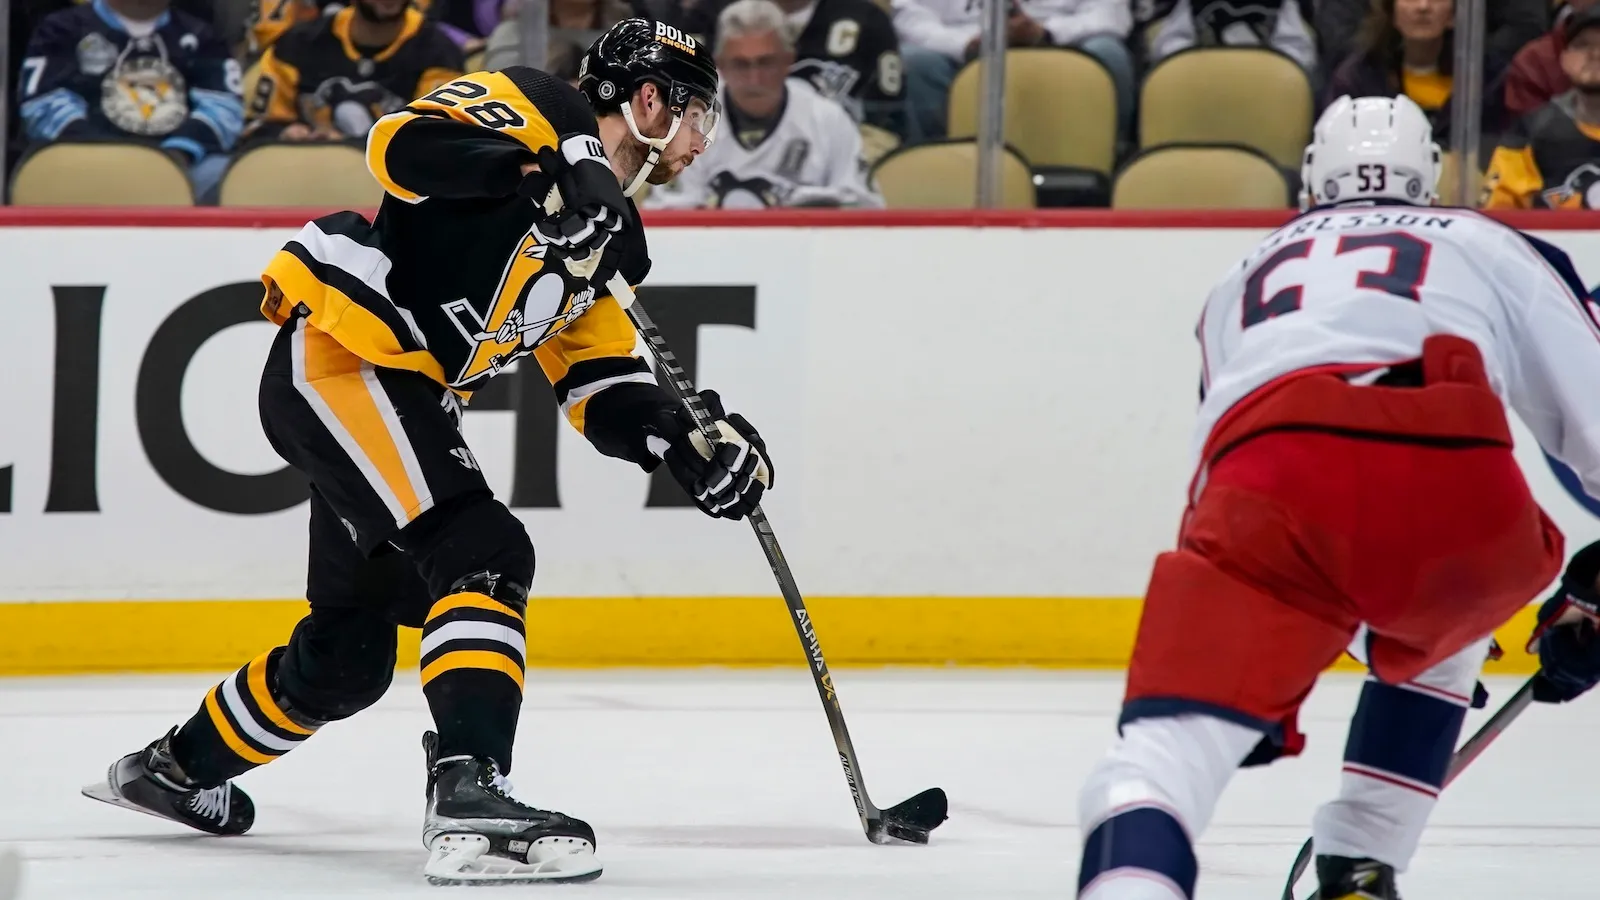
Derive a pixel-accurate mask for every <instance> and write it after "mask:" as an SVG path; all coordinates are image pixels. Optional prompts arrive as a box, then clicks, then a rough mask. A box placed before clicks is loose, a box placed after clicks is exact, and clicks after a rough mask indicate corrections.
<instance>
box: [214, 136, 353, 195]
mask: <svg viewBox="0 0 1600 900" xmlns="http://www.w3.org/2000/svg"><path fill="white" fill-rule="evenodd" d="M382 199H383V188H381V187H379V186H378V182H377V180H376V179H374V178H373V177H372V173H371V172H369V171H367V159H366V155H365V154H363V153H362V152H361V151H360V150H357V149H356V148H354V147H348V146H345V145H343V144H264V145H262V146H260V147H257V148H255V149H254V150H249V151H246V152H245V153H244V154H243V155H241V156H239V158H237V159H235V160H234V161H233V165H232V166H230V167H228V174H227V175H226V176H224V177H223V179H222V196H221V203H220V205H222V206H319V207H340V208H344V207H351V208H355V209H365V208H369V207H374V206H377V205H378V201H379V200H382Z"/></svg>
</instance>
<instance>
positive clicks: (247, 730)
mask: <svg viewBox="0 0 1600 900" xmlns="http://www.w3.org/2000/svg"><path fill="white" fill-rule="evenodd" d="M283 650H284V648H282V647H276V648H273V649H272V650H268V651H267V652H266V653H263V654H261V655H260V656H258V657H256V658H255V659H253V660H251V661H250V663H249V665H246V666H245V667H243V668H241V669H240V670H239V671H237V672H235V673H233V674H232V675H230V676H228V677H227V678H226V679H224V680H223V681H222V682H221V683H220V684H218V685H216V686H215V687H213V688H212V689H211V690H210V691H207V692H206V698H205V701H204V702H203V703H201V705H200V709H199V710H198V711H197V712H196V713H195V714H194V716H193V717H191V718H190V719H189V721H188V722H185V723H184V725H183V727H182V728H179V729H178V732H177V734H175V735H173V737H172V751H173V756H174V757H175V758H176V760H177V761H178V764H179V765H180V766H182V767H183V770H184V772H185V774H187V775H188V776H189V777H190V778H191V779H193V780H194V781H195V783H196V784H199V785H202V786H211V785H217V784H221V783H222V782H224V781H227V780H228V779H230V778H234V777H236V776H238V775H241V774H243V773H244V772H247V771H249V770H250V769H253V768H255V767H256V766H260V765H265V764H267V763H269V762H272V761H273V760H275V759H277V758H278V757H280V756H282V755H283V754H285V753H288V752H289V751H290V750H293V749H294V748H296V747H298V746H300V744H301V742H303V741H305V739H306V738H309V737H310V736H311V735H313V734H315V733H316V730H317V729H318V728H319V727H321V725H322V724H323V723H321V722H319V721H316V720H314V719H311V718H308V717H306V716H304V715H301V714H298V713H295V712H294V711H292V710H290V709H288V708H287V707H288V704H287V703H284V702H282V701H281V700H280V699H279V697H278V696H276V694H277V692H276V691H275V687H276V684H277V666H278V660H279V658H280V657H281V656H282V654H283Z"/></svg>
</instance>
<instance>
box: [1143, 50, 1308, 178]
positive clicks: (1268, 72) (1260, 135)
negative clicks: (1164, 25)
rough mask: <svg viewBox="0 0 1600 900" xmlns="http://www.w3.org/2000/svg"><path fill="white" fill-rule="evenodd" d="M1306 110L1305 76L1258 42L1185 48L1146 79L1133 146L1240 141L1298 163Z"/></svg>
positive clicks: (1286, 164) (1294, 164)
mask: <svg viewBox="0 0 1600 900" xmlns="http://www.w3.org/2000/svg"><path fill="white" fill-rule="evenodd" d="M1311 114H1312V98H1311V82H1310V81H1309V80H1308V79H1307V78H1306V73H1305V72H1304V71H1303V70H1302V69H1301V68H1300V66H1299V65H1298V64H1297V63H1295V61H1294V60H1292V59H1290V58H1289V57H1287V56H1284V55H1282V54H1280V53H1277V52H1275V51H1272V50H1266V49H1263V48H1259V47H1203V48H1197V49H1194V50H1185V51H1183V52H1181V53H1175V54H1173V55H1172V56H1170V57H1168V58H1167V59H1165V60H1163V61H1162V62H1160V63H1159V64H1157V65H1156V67H1155V68H1154V69H1152V70H1151V71H1150V74H1149V76H1147V77H1146V78H1145V81H1144V87H1143V89H1142V90H1141V92H1140V95H1139V145H1140V146H1141V147H1145V148H1148V147H1158V146H1160V145H1162V144H1243V145H1245V146H1248V147H1255V148H1256V149H1258V150H1260V151H1262V152H1263V153H1265V154H1267V155H1268V156H1270V157H1271V158H1272V159H1273V161H1274V162H1276V163H1277V164H1278V165H1280V166H1284V167H1286V168H1288V167H1294V168H1298V167H1299V165H1300V157H1301V154H1302V153H1303V152H1304V151H1305V148H1306V142H1307V141H1308V140H1309V139H1310V137H1311Z"/></svg>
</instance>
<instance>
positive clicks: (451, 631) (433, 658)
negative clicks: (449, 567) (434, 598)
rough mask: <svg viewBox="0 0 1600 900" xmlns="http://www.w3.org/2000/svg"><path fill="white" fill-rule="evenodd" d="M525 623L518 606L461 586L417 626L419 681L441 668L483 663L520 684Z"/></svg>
mask: <svg viewBox="0 0 1600 900" xmlns="http://www.w3.org/2000/svg"><path fill="white" fill-rule="evenodd" d="M525 628H526V626H525V624H524V623H523V618H522V614H521V613H520V612H518V611H517V610H516V609H513V608H512V607H510V606H507V605H506V604H504V603H501V602H500V601H498V600H496V599H494V598H493V597H490V596H489V595H487V594H480V593H477V592H473V591H463V592H461V593H456V594H451V595H449V596H447V597H444V598H442V599H440V600H439V601H438V602H436V603H434V604H433V608H432V609H430V610H429V611H428V619H427V621H426V622H425V623H424V624H423V626H422V684H423V686H424V687H426V686H427V685H428V683H429V682H431V681H433V680H434V679H435V678H438V677H439V676H440V675H443V674H445V673H446V672H451V671H456V670H460V669H485V670H488V671H493V672H502V673H504V674H505V675H506V676H507V677H508V678H510V679H511V680H512V681H515V682H516V683H517V689H518V690H521V689H522V673H523V667H524V660H525V659H526V658H527V653H528V648H527V642H526V640H525V638H524V634H525Z"/></svg>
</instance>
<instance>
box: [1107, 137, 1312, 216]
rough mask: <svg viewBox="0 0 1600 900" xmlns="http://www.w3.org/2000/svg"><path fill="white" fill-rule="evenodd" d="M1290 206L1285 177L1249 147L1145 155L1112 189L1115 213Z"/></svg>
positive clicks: (1121, 174)
mask: <svg viewBox="0 0 1600 900" xmlns="http://www.w3.org/2000/svg"><path fill="white" fill-rule="evenodd" d="M1290 200H1291V198H1290V196H1289V182H1288V180H1287V179H1285V178H1284V177H1283V172H1282V171H1281V170H1280V169H1279V168H1278V167H1277V166H1276V165H1273V162H1272V160H1270V159H1268V158H1267V157H1266V156H1265V155H1264V154H1262V153H1261V152H1259V151H1257V150H1253V149H1251V148H1249V147H1230V146H1167V147H1157V148H1155V149H1153V150H1146V151H1144V152H1143V153H1140V154H1139V155H1138V156H1135V157H1134V158H1133V159H1131V160H1129V161H1128V162H1127V164H1125V165H1124V166H1123V167H1122V169H1121V170H1120V171H1118V172H1117V179H1116V181H1115V182H1113V183H1112V186H1111V207H1112V209H1285V208H1287V207H1289V206H1291V205H1292V204H1291V202H1290Z"/></svg>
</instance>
